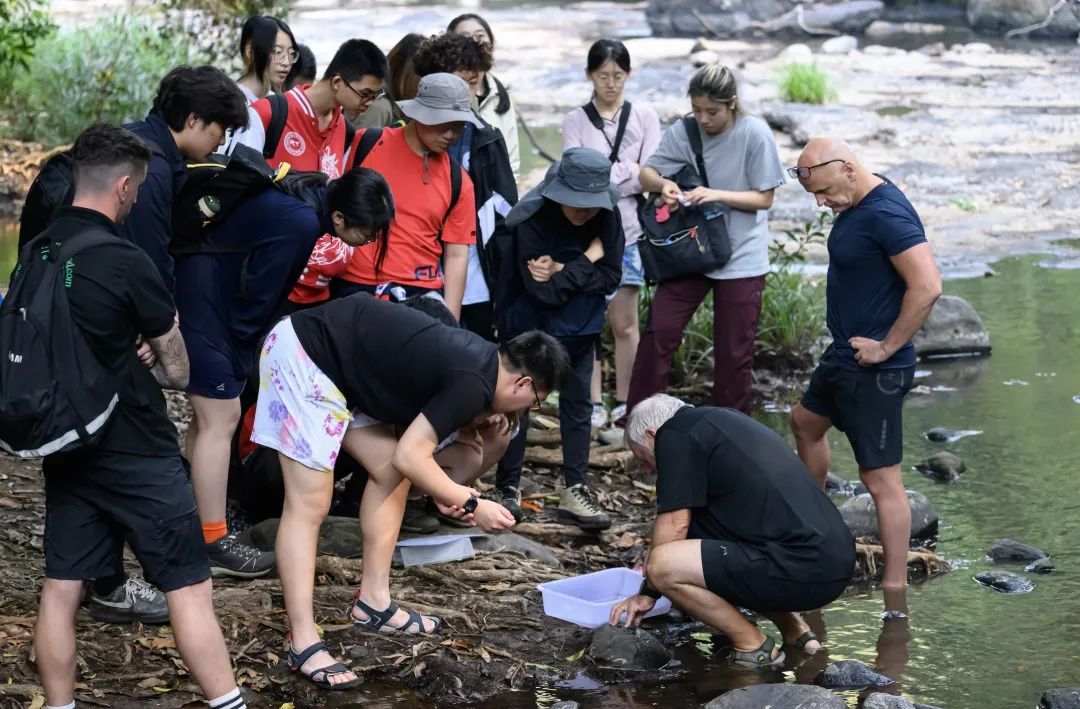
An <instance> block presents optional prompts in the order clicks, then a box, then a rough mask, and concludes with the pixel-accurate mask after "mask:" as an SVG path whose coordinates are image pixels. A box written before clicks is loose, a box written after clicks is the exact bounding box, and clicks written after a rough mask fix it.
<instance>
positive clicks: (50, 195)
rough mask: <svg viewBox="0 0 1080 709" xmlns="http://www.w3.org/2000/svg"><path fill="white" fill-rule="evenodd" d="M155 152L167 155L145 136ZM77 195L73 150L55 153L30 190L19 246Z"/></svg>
mask: <svg viewBox="0 0 1080 709" xmlns="http://www.w3.org/2000/svg"><path fill="white" fill-rule="evenodd" d="M143 142H144V143H145V144H146V147H148V148H149V149H150V152H151V153H153V154H154V155H157V156H159V157H162V158H164V157H165V153H164V152H163V151H162V150H161V146H159V145H158V144H157V143H155V142H154V141H152V140H143ZM74 198H75V172H74V164H73V163H72V161H71V151H70V150H65V151H63V152H60V153H57V154H56V155H53V156H52V157H51V158H49V159H48V161H46V162H45V164H44V165H42V166H41V172H39V173H38V176H37V177H35V178H34V182H33V183H32V184H31V185H30V190H29V191H28V192H27V193H26V201H25V202H23V208H22V213H21V214H20V215H19V248H20V249H22V248H23V247H24V246H26V245H27V244H29V243H30V242H31V241H33V240H34V238H36V237H37V236H38V234H40V233H41V232H43V231H45V229H46V227H48V226H49V224H51V223H52V220H53V217H55V216H56V212H57V211H59V210H60V208H61V207H67V206H69V205H70V204H71V200H72V199H74Z"/></svg>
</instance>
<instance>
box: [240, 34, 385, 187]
mask: <svg viewBox="0 0 1080 709" xmlns="http://www.w3.org/2000/svg"><path fill="white" fill-rule="evenodd" d="M386 73H387V66H386V56H385V55H384V54H383V53H382V50H381V49H379V48H378V47H376V46H375V45H374V44H373V43H371V42H369V41H368V40H366V39H350V40H349V41H347V42H345V43H344V44H342V45H341V47H340V48H339V49H338V51H337V53H336V54H335V55H334V58H333V59H332V60H331V61H330V65H329V66H328V67H326V73H325V74H323V78H322V79H320V80H319V81H316V82H315V83H314V84H308V85H304V86H297V87H295V88H293V89H291V90H289V91H288V92H287V93H286V94H285V101H286V105H287V106H288V111H287V115H286V119H285V125H284V127H283V128H282V130H281V135H280V139H279V140H278V142H277V146H276V148H274V150H273V152H270V151H269V149H268V146H267V145H266V139H267V133H268V131H269V130H270V123H271V113H272V98H273V97H269V96H268V97H267V98H263V99H259V100H258V101H255V102H254V103H252V104H251V106H250V107H248V129H247V130H246V131H245V132H244V133H242V134H241V135H240V136H239V137H238V138H237V141H238V142H240V143H243V144H244V145H248V146H250V147H252V148H255V149H256V150H258V151H260V152H262V153H263V154H264V155H266V154H267V153H269V156H268V157H267V162H269V163H270V165H271V166H272V167H277V166H278V165H279V164H280V163H283V162H287V163H289V165H291V166H292V169H293V170H298V171H302V172H322V173H325V174H326V176H327V177H329V178H330V179H336V178H338V177H340V176H341V175H343V174H345V171H346V169H347V168H346V163H347V161H348V153H349V148H350V146H349V145H346V134H347V133H348V132H349V131H348V120H346V119H354V118H356V117H357V116H358V115H360V114H361V113H363V112H364V111H366V110H367V109H368V107H369V106H371V104H372V102H374V101H375V99H376V98H378V97H379V96H380V95H381V94H382V85H383V79H385V78H386Z"/></svg>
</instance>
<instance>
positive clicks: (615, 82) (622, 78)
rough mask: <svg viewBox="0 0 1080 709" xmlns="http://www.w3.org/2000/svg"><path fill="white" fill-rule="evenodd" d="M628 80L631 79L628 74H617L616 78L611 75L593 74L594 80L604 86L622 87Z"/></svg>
mask: <svg viewBox="0 0 1080 709" xmlns="http://www.w3.org/2000/svg"><path fill="white" fill-rule="evenodd" d="M627 78H629V77H628V76H627V75H626V74H615V75H614V76H612V75H611V74H593V79H594V80H595V81H596V82H597V83H598V84H604V85H605V86H622V85H623V84H625V83H626V80H627Z"/></svg>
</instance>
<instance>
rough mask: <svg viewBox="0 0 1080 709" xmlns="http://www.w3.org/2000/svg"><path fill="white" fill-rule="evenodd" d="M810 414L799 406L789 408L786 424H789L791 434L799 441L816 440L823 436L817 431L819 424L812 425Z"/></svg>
mask: <svg viewBox="0 0 1080 709" xmlns="http://www.w3.org/2000/svg"><path fill="white" fill-rule="evenodd" d="M810 416H811V414H810V412H808V411H807V410H806V409H804V408H803V407H801V406H795V407H793V408H792V409H791V415H790V416H789V417H788V424H789V425H790V426H791V432H792V434H794V435H795V438H797V439H798V440H800V441H816V440H820V439H821V438H824V434H823V433H820V431H819V429H820V426H814V425H813V421H812V420H811V419H810Z"/></svg>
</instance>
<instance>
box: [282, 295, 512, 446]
mask: <svg viewBox="0 0 1080 709" xmlns="http://www.w3.org/2000/svg"><path fill="white" fill-rule="evenodd" d="M291 318H292V324H293V328H294V329H295V330H296V336H297V338H298V339H299V340H300V344H301V345H302V346H303V348H304V351H305V352H307V354H308V356H309V357H311V361H312V362H314V363H315V364H316V365H317V366H318V367H319V369H321V370H322V372H323V373H324V374H325V375H326V376H327V377H329V378H330V380H331V381H333V382H334V384H336V385H337V387H338V389H340V390H341V393H342V394H344V395H345V400H346V402H347V404H348V406H349V408H350V409H354V410H357V411H360V412H363V413H365V414H367V415H368V416H371V417H373V418H375V419H378V420H379V421H382V422H384V423H389V424H395V425H401V426H407V425H408V424H411V423H412V422H413V420H414V419H416V417H417V416H419V415H420V414H424V416H426V417H427V420H428V421H429V422H430V423H431V425H432V426H433V427H434V428H435V432H436V433H437V434H438V436H439V440H443V439H444V438H446V437H447V436H449V435H450V434H451V433H453V432H454V431H456V430H458V429H459V428H461V427H462V426H464V425H465V424H467V423H469V422H470V421H472V420H473V418H475V417H476V416H477V414H479V413H481V412H482V411H484V410H486V409H487V408H488V407H490V406H491V398H492V396H493V395H494V393H495V382H496V380H497V378H498V375H499V350H498V348H497V347H496V346H495V345H493V344H492V343H490V342H488V341H487V340H485V339H483V338H482V337H480V336H479V335H475V334H473V333H471V332H469V331H468V330H465V329H462V328H456V327H448V326H446V325H443V324H442V323H440V322H438V321H436V320H435V319H433V318H431V317H429V316H427V315H425V314H424V313H421V312H419V311H417V310H414V309H412V308H410V307H408V306H405V305H401V304H398V303H389V302H386V301H381V300H376V299H375V298H373V297H372V296H371V295H369V294H367V293H358V294H356V295H351V296H349V297H347V298H341V299H339V300H333V301H330V302H329V303H327V304H325V305H320V306H318V307H315V308H311V309H309V310H305V311H303V312H299V313H295V314H294V315H292V316H291Z"/></svg>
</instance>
